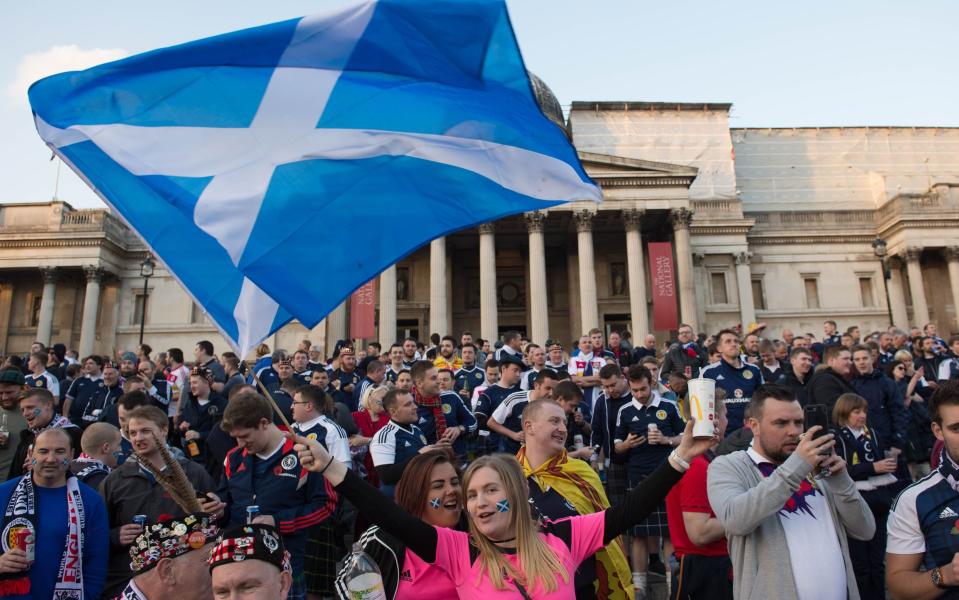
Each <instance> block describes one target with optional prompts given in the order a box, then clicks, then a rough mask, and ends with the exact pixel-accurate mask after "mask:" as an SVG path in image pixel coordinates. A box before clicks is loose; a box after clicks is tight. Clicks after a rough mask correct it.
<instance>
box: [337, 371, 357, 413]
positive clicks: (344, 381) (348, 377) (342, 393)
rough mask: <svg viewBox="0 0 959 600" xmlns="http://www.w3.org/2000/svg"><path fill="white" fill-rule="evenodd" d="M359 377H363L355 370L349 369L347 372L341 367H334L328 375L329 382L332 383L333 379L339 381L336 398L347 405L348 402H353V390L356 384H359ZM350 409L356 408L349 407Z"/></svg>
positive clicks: (348, 404)
mask: <svg viewBox="0 0 959 600" xmlns="http://www.w3.org/2000/svg"><path fill="white" fill-rule="evenodd" d="M361 379H363V378H362V377H360V374H359V373H358V372H356V371H355V370H354V371H350V372H349V373H347V372H346V371H344V370H343V369H336V370H335V371H333V374H332V375H330V383H333V382H334V381H339V382H340V386H339V387H340V389H339V393H338V396H339V397H338V398H336V400H337V401H338V402H342V403H343V404H345V405H347V406H350V404H352V403H353V390H354V389H356V386H358V385H359V384H360V380H361ZM349 386H353V387H349ZM347 388H349V389H347ZM350 410H356V408H351V409H350Z"/></svg>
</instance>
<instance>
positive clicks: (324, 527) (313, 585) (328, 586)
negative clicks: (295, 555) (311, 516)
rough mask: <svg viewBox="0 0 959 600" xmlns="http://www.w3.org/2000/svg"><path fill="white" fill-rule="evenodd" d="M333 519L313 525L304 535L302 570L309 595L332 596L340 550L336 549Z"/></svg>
mask: <svg viewBox="0 0 959 600" xmlns="http://www.w3.org/2000/svg"><path fill="white" fill-rule="evenodd" d="M334 521H335V519H327V520H325V521H323V522H322V523H320V524H319V525H314V526H313V527H311V528H310V530H309V531H308V532H307V534H306V556H305V557H304V563H303V570H304V571H305V573H304V576H305V580H306V591H307V593H310V594H318V595H323V596H332V595H333V594H334V588H333V580H334V579H335V578H336V561H337V559H338V558H339V557H338V556H337V555H338V554H339V553H340V550H339V549H337V547H336V537H335V530H336V524H335V522H334Z"/></svg>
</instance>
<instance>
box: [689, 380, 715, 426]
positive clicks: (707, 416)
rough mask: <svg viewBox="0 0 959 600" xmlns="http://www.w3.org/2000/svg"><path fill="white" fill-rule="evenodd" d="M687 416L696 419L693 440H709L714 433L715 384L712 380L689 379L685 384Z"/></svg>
mask: <svg viewBox="0 0 959 600" xmlns="http://www.w3.org/2000/svg"><path fill="white" fill-rule="evenodd" d="M686 386H687V390H688V391H687V397H688V398H689V414H690V416H692V417H693V418H694V419H696V422H695V424H694V425H693V437H694V438H700V439H701V438H711V437H713V435H714V434H715V433H716V424H715V423H714V421H713V420H714V419H715V416H716V382H715V381H713V380H712V379H703V378H702V377H700V378H698V379H690V380H689V381H688V382H687V383H686Z"/></svg>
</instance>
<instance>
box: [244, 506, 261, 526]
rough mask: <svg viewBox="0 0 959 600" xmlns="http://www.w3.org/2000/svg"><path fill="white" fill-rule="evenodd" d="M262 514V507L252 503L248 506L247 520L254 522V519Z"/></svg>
mask: <svg viewBox="0 0 959 600" xmlns="http://www.w3.org/2000/svg"><path fill="white" fill-rule="evenodd" d="M259 515H260V507H259V506H257V505H256V504H251V505H250V506H247V507H246V522H247V523H252V522H253V519H255V518H257V517H258V516H259Z"/></svg>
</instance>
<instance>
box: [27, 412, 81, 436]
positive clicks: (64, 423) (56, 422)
mask: <svg viewBox="0 0 959 600" xmlns="http://www.w3.org/2000/svg"><path fill="white" fill-rule="evenodd" d="M67 427H76V425H74V424H73V423H71V422H70V419H68V418H66V417H64V416H63V415H55V416H54V417H53V419H52V420H51V421H50V422H49V423H47V424H46V426H44V427H31V428H30V433H32V434H34V435H40V433H41V432H43V431H46V430H47V429H66V428H67Z"/></svg>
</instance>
